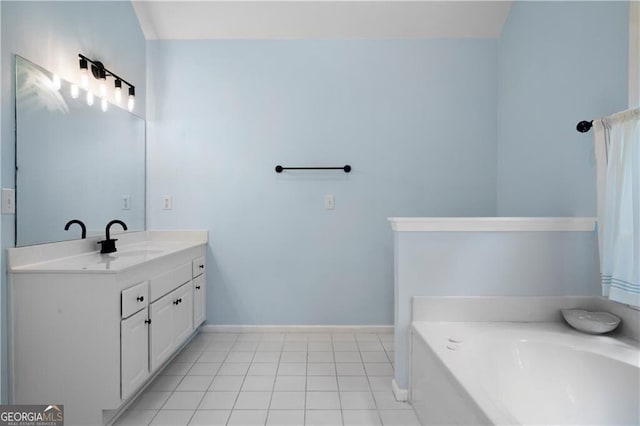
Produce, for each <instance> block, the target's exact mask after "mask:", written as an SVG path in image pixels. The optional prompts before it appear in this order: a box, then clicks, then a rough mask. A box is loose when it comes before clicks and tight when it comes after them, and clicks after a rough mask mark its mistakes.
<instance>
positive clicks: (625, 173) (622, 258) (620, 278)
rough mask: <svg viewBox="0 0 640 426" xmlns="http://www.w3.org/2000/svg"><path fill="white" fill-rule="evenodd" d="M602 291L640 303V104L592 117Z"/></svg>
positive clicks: (626, 300) (619, 300)
mask: <svg viewBox="0 0 640 426" xmlns="http://www.w3.org/2000/svg"><path fill="white" fill-rule="evenodd" d="M593 129H594V144H595V153H596V169H597V186H598V242H599V248H600V273H601V276H602V293H603V295H604V296H608V297H609V299H611V300H615V301H617V302H621V303H626V304H629V305H634V306H640V109H634V110H628V111H624V112H620V113H617V114H614V115H611V116H609V117H605V118H601V119H598V120H594V122H593Z"/></svg>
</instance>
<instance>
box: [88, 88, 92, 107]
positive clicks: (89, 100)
mask: <svg viewBox="0 0 640 426" xmlns="http://www.w3.org/2000/svg"><path fill="white" fill-rule="evenodd" d="M87 105H89V106H91V105H93V92H91V91H88V92H87Z"/></svg>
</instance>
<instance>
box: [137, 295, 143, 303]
mask: <svg viewBox="0 0 640 426" xmlns="http://www.w3.org/2000/svg"><path fill="white" fill-rule="evenodd" d="M136 300H137V301H138V302H144V296H138V297H136Z"/></svg>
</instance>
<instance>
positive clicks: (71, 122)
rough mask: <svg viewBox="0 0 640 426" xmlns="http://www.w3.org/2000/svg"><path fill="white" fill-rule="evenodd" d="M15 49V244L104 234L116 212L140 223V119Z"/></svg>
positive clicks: (134, 225)
mask: <svg viewBox="0 0 640 426" xmlns="http://www.w3.org/2000/svg"><path fill="white" fill-rule="evenodd" d="M73 89H74V90H72V84H71V83H70V82H67V81H64V80H60V79H59V78H57V76H55V75H54V74H52V73H51V72H49V71H48V70H45V69H44V68H42V67H40V66H38V65H36V64H33V63H31V62H29V61H28V60H26V59H24V58H21V57H19V56H16V245H17V246H25V245H31V244H41V243H49V242H54V241H63V240H70V239H78V238H80V236H81V230H80V227H79V226H77V225H73V226H71V227H70V229H69V230H68V231H65V229H64V228H65V224H66V223H67V222H68V221H70V220H72V219H79V220H81V221H82V222H84V223H85V224H86V227H87V235H88V236H92V235H103V234H104V229H105V225H106V223H107V222H109V221H110V220H112V219H120V220H122V221H124V222H126V224H127V225H128V228H129V230H130V231H140V230H144V220H145V212H144V208H145V192H144V191H145V124H144V120H143V119H142V118H140V117H138V116H136V115H134V114H131V113H130V112H128V111H126V110H125V109H123V108H121V107H119V106H117V105H113V104H108V105H107V108H106V111H103V108H102V105H101V102H100V101H101V99H100V98H99V97H97V96H95V95H94V102H93V105H88V102H87V92H86V91H85V90H83V89H79V90H75V89H77V88H73Z"/></svg>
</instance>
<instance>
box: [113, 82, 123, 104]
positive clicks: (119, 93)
mask: <svg viewBox="0 0 640 426" xmlns="http://www.w3.org/2000/svg"><path fill="white" fill-rule="evenodd" d="M115 84H116V89H115V91H114V93H113V96H114V98H115V100H116V103H117V104H118V105H120V102H122V80H119V79H116V83H115Z"/></svg>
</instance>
